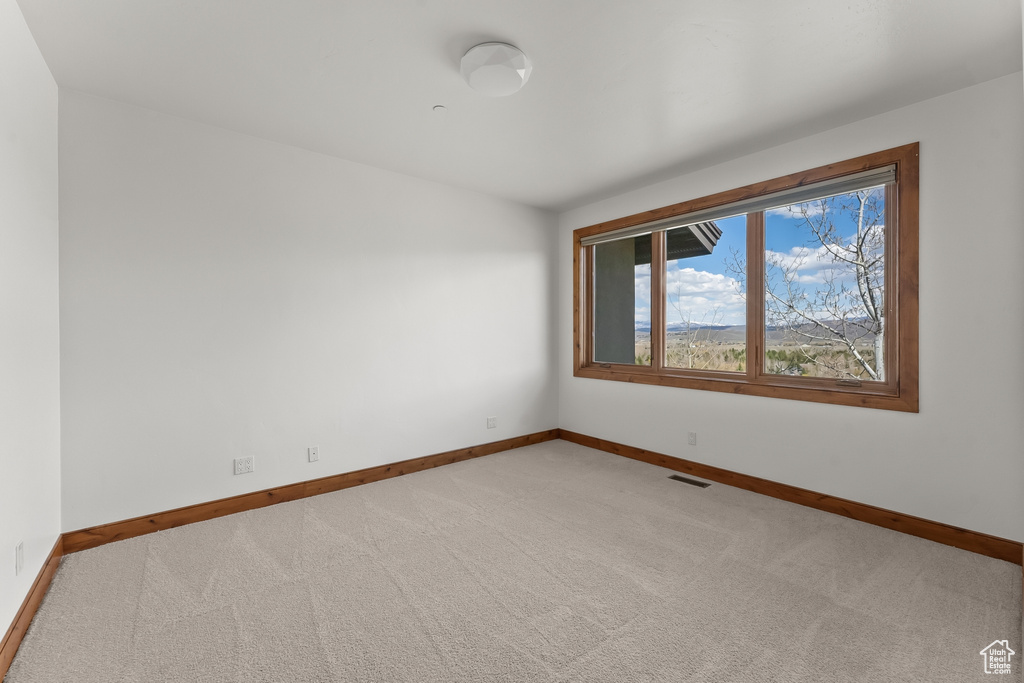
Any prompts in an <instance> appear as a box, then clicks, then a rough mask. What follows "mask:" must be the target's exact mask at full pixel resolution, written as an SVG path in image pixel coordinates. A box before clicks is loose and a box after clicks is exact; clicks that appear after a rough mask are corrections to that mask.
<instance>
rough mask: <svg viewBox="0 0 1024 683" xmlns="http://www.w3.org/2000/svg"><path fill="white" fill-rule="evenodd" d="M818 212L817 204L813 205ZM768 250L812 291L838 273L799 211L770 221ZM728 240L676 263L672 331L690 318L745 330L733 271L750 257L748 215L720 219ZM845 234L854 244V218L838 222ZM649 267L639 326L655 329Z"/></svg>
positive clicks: (642, 273)
mask: <svg viewBox="0 0 1024 683" xmlns="http://www.w3.org/2000/svg"><path fill="white" fill-rule="evenodd" d="M807 206H808V207H813V206H814V203H808V204H807ZM765 221H766V230H765V248H766V250H767V251H768V252H769V256H771V257H774V258H775V259H777V260H778V261H779V262H783V263H787V264H791V265H793V266H795V267H796V274H797V282H799V283H800V284H801V285H803V286H804V287H805V288H807V289H808V291H813V290H814V288H815V287H817V286H820V284H821V283H822V282H824V280H825V279H826V277H827V275H828V274H829V273H830V271H831V270H832V269H833V265H832V261H831V258H830V257H828V256H827V254H825V253H824V247H821V246H820V244H818V245H817V248H815V245H809V241H810V238H811V233H810V231H809V230H808V229H807V227H806V226H804V225H803V219H802V218H801V217H800V216H799V214H798V213H797V212H796V211H795V210H794V207H782V208H779V209H771V210H769V211H767V212H766V216H765ZM715 223H716V224H717V225H718V227H719V228H720V229H721V230H722V237H721V238H720V239H719V241H718V243H717V244H716V245H715V248H714V251H713V252H712V253H711V254H709V255H706V256H699V257H694V258H688V259H679V260H676V261H670V262H669V264H668V269H667V272H666V277H667V280H668V281H667V283H666V284H667V287H666V289H667V292H668V302H667V303H668V305H667V307H666V316H667V320H668V324H669V326H670V327H671V326H672V324H673V323H679V322H681V321H682V320H684V319H689V320H690V321H691V322H695V323H698V324H705V325H712V324H713V325H744V324H745V323H746V301H745V299H744V297H743V294H742V287H741V282H740V280H739V279H738V278H737V276H736V273H735V268H730V267H729V263H730V262H731V261H733V256H732V254H733V251H734V250H735V251H736V252H737V253H738V254H739V255H740V258H741V259H745V255H746V216H735V217H732V218H725V219H721V220H716V221H715ZM836 224H837V227H838V229H839V232H840V234H841V235H842V236H843V237H844V238H846V239H849V238H850V237H851V236H852V235H854V234H855V232H856V225H855V224H854V223H853V221H852V220H850V219H849V218H846V219H838V218H837V220H836ZM650 278H651V270H650V266H649V265H645V266H637V268H636V274H635V280H634V282H635V287H636V295H635V301H636V311H635V321H636V327H638V328H639V327H649V326H650V315H651V313H650V310H651V309H650V300H651V296H650Z"/></svg>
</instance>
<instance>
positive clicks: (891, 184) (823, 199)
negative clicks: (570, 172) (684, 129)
mask: <svg viewBox="0 0 1024 683" xmlns="http://www.w3.org/2000/svg"><path fill="white" fill-rule="evenodd" d="M917 183H918V145H917V144H916V143H915V144H911V145H905V146H903V147H897V148H895V149H890V150H886V151H884V152H878V153H876V154H870V155H868V156H864V157H859V158H856V159H850V160H848V161H843V162H839V163H836V164H830V165H828V166H822V167H820V168H816V169H812V170H809V171H804V172H802V173H795V174H793V175H789V176H786V177H783V178H776V179H774V180H769V181H766V182H762V183H757V184H755V185H749V186H747V187H742V188H739V189H736V190H730V191H728V192H723V193H720V194H717V195H712V196H710V197H702V198H700V199H695V200H692V201H687V202H683V203H681V204H676V205H673V206H668V207H663V208H660V209H654V210H652V211H647V212H644V213H640V214H636V215H634V216H627V217H625V218H621V219H618V220H614V221H610V222H607V223H601V224H598V225H593V226H590V227H586V228H580V229H579V230H576V231H575V232H574V261H573V265H574V292H573V294H574V302H575V305H574V316H575V317H574V335H573V336H574V344H575V374H576V376H578V377H589V378H593V379H609V380H617V381H627V382H640V383H649V384H659V385H667V386H677V387H684V388H690V389H703V390H711V391H727V392H732V393H738V394H751V395H757V396H772V397H778V398H789V399H797V400H804V401H817V402H822V403H835V404H841V405H855V406H863V407H868V408H882V409H888V410H903V411H910V412H917V409H918V392H917V373H918V371H917V333H918V321H917V213H918V210H917V194H918V190H917Z"/></svg>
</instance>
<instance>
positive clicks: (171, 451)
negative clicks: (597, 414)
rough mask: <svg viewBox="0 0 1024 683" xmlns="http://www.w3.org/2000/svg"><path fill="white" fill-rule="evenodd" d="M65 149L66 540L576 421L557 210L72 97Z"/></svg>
mask: <svg viewBox="0 0 1024 683" xmlns="http://www.w3.org/2000/svg"><path fill="white" fill-rule="evenodd" d="M338 125H344V122H341V121H339V123H338ZM60 145H61V158H60V182H61V194H60V198H61V228H60V238H61V242H60V250H61V290H60V294H61V334H62V356H61V362H62V366H61V381H62V387H61V388H62V407H63V420H62V425H63V432H62V434H63V485H64V491H63V520H64V529H65V530H73V529H77V528H82V527H85V526H91V525H95V524H101V523H105V522H110V521H115V520H121V519H125V518H129V517H133V516H137V515H142V514H147V513H152V512H157V511H161V510H166V509H169V508H174V507H178V506H183V505H188V504H192V503H197V502H202V501H209V500H213V499H217V498H222V497H225V496H231V495H235V494H238V493H243V492H247V491H253V490H258V489H262V488H266V487H271V486H276V485H280V484H286V483H290V482H295V481H301V480H306V479H312V478H316V477H321V476H327V475H329V474H335V473H339V472H346V471H351V470H355V469H359V468H363V467H368V466H372V465H377V464H381V463H388V462H393V461H396V460H403V459H406V458H412V457H417V456H422V455H428V454H431V453H436V452H440V451H444V450H448V449H454V448H461V447H465V446H470V445H475V444H480V443H485V442H488V441H495V440H498V439H503V438H508V437H512V436H518V435H522V434H527V433H531V432H536V431H539V430H544V429H550V428H554V427H556V426H557V424H558V417H557V400H556V393H555V388H556V372H555V369H554V365H555V346H554V338H555V332H554V325H555V311H554V300H553V293H554V290H555V286H554V280H555V278H556V272H557V264H556V262H555V259H554V252H555V237H556V218H555V216H554V215H552V214H547V213H543V212H540V211H536V210H533V209H528V208H525V207H522V206H519V205H516V204H512V203H508V202H505V201H498V200H495V199H491V198H488V197H485V196H483V195H479V194H475V193H471V192H467V191H462V190H456V189H453V188H450V187H445V186H442V185H438V184H434V183H429V182H425V181H422V180H418V179H414V178H410V177H407V176H402V175H398V174H395V173H391V172H386V171H382V170H379V169H374V168H370V167H366V166H361V165H358V164H354V163H350V162H346V161H341V160H338V159H335V158H330V157H327V156H322V155H318V154H314V153H311V152H307V151H304V150H300V149H296V148H291V147H287V146H283V145H279V144H275V143H270V142H266V141H262V140H258V139H255V138H251V137H247V136H244V135H240V134H236V133H232V132H228V131H225V130H221V129H218V128H213V127H209V126H205V125H201V124H197V123H193V122H190V121H186V120H182V119H177V118H173V117H169V116H166V115H163V114H158V113H155V112H152V111H148V110H144V109H139V108H135V107H131V106H127V105H123V104H119V103H115V102H112V101H109V100H104V99H100V98H96V97H92V96H87V95H82V94H79V93H76V92H70V91H66V90H63V89H62V90H61V100H60ZM490 415H493V416H497V418H498V428H497V429H491V430H488V429H486V419H485V418H486V417H487V416H490ZM310 445H318V446H319V447H320V462H318V463H308V462H307V458H306V447H307V446H310ZM246 455H254V456H255V463H256V470H255V473H253V474H247V475H242V476H234V475H233V473H232V459H233V458H236V457H240V456H246Z"/></svg>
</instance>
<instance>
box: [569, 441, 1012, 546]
mask: <svg viewBox="0 0 1024 683" xmlns="http://www.w3.org/2000/svg"><path fill="white" fill-rule="evenodd" d="M559 438H561V439H564V440H566V441H571V442H573V443H577V444H580V445H581V446H588V447H590V448H595V449H597V450H601V451H606V452H608V453H614V454H616V455H621V456H624V457H626V458H632V459H633V460H640V461H642V462H646V463H650V464H652V465H657V466H659V467H665V468H667V469H670V470H675V471H677V472H686V473H688V474H692V475H694V476H697V477H701V478H703V479H710V480H711V481H717V482H719V483H721V484H728V485H729V486H735V487H736V488H740V489H746V490H747V491H753V492H754V493H760V494H763V495H765V496H771V497H772V498H778V499H779V500H785V501H788V502H790V503H796V504H798V505H805V506H807V507H811V508H815V509H817V510H824V511H825V512H831V513H833V514H836V515H842V516H843V517H849V518H850V519H856V520H858V521H860V522H867V523H868V524H874V525H875V526H880V527H884V528H886V529H892V530H893V531H900V532H902V533H905V534H909V535H911V536H917V537H919V538H925V539H928V540H929V541H935V542H936V543H943V544H945V545H951V546H953V547H956V548H961V549H963V550H969V551H971V552H973V553H978V554H979V555H987V556H988V557H994V558H996V559H999V560H1005V561H1007V562H1012V563H1014V564H1021V565H1024V544H1022V543H1019V542H1017V541H1011V540H1009V539H1006V538H999V537H998V536H990V535H988V534H983V533H981V532H978V531H970V530H969V529H961V528H959V527H955V526H950V525H949V524H943V523H942V522H933V521H931V520H928V519H923V518H921V517H915V516H913V515H906V514H903V513H901V512H893V511H892V510H886V509H884V508H879V507H875V506H873V505H866V504H864V503H858V502H856V501H852V500H846V499H843V498H836V497H835V496H830V495H827V494H824V493H817V492H816V491H809V490H808V489H802V488H799V487H796V486H790V485H788V484H780V483H779V482H776V481H771V480H770V479H761V478H760V477H752V476H750V475H747V474H741V473H739V472H733V471H732V470H726V469H722V468H720V467H713V466H711V465H704V464H701V463H699V462H693V461H691V460H683V459H682V458H675V457H673V456H671V455H664V454H663V453H655V452H654V451H647V450H644V449H642V448H635V447H633V446H625V445H623V444H620V443H615V442H614V441H605V440H604V439H598V438H595V437H592V436H587V435H585V434H577V433H576V432H570V431H569V430H567V429H560V430H559Z"/></svg>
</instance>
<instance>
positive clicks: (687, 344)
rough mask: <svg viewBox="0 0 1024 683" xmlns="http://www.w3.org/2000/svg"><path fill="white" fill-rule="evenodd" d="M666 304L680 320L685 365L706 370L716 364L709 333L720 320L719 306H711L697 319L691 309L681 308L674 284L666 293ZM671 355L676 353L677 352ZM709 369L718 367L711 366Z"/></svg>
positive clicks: (679, 296)
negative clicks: (671, 289)
mask: <svg viewBox="0 0 1024 683" xmlns="http://www.w3.org/2000/svg"><path fill="white" fill-rule="evenodd" d="M668 304H669V305H670V306H671V307H672V308H673V309H675V311H676V313H678V314H679V317H680V319H681V320H682V327H681V329H680V330H679V334H680V335H681V336H682V339H681V341H682V346H683V352H682V356H683V358H685V361H686V366H685V367H687V368H697V369H702V370H706V369H708V368H709V367H711V366H712V365H717V363H715V361H716V356H717V354H716V353H715V350H714V348H713V347H712V346H711V333H712V331H713V328H714V327H715V326H717V325H719V324H720V323H721V321H722V312H721V307H720V306H714V307H712V308H711V309H710V310H708V311H705V312H704V314H703V315H701V316H700V319H699V320H698V319H697V318H696V317H695V316H694V315H693V311H692V310H689V309H687V310H684V309H683V304H682V296H681V292H680V287H679V285H676V287H675V289H674V290H673V291H672V292H669V293H668ZM672 355H678V353H674V354H672ZM669 365H672V359H671V357H670V358H669ZM673 367H680V366H673ZM711 369H718V368H717V367H713V368H711Z"/></svg>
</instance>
